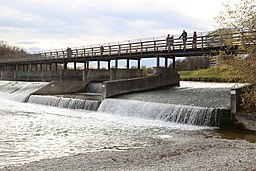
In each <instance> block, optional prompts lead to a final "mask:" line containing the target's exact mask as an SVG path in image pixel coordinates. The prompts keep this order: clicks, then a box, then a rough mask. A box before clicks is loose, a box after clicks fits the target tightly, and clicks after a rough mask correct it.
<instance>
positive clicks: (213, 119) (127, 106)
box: [98, 99, 220, 127]
mask: <svg viewBox="0 0 256 171" xmlns="http://www.w3.org/2000/svg"><path fill="white" fill-rule="evenodd" d="M98 111H99V112H106V113H111V114H118V115H124V116H131V117H140V118H147V119H158V120H164V121H169V122H177V123H182V124H190V125H200V126H214V127H218V126H219V125H220V122H219V119H220V109H214V108H206V107H197V106H184V105H172V104H161V103H152V102H142V101H137V100H121V99H105V100H104V101H103V102H102V103H101V105H100V107H99V109H98Z"/></svg>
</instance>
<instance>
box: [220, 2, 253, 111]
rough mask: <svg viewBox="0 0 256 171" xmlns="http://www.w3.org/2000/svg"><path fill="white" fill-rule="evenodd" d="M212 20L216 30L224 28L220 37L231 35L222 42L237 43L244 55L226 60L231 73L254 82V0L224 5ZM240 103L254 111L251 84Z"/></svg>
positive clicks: (243, 79) (230, 44) (243, 80)
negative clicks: (216, 27) (215, 22)
mask: <svg viewBox="0 0 256 171" xmlns="http://www.w3.org/2000/svg"><path fill="white" fill-rule="evenodd" d="M216 21H217V23H218V24H219V25H218V28H219V30H225V32H221V31H220V32H219V35H220V36H222V37H223V35H233V36H229V39H226V42H225V43H226V45H227V46H228V47H232V46H238V50H239V51H240V52H242V53H243V54H244V55H240V56H239V55H238V56H237V57H235V58H233V59H232V60H229V61H228V63H227V64H228V66H229V67H230V72H231V74H232V75H236V76H237V77H238V78H239V79H240V81H241V82H247V83H252V84H254V85H256V3H255V0H239V2H238V3H236V4H230V3H227V4H224V10H223V11H222V12H221V13H220V14H219V15H218V16H217V17H216ZM222 28H225V29H222ZM227 30H229V31H228V32H227ZM234 35H235V36H234ZM242 106H243V107H244V109H245V110H247V111H249V112H256V88H255V87H254V88H253V86H252V87H251V88H250V89H248V90H247V91H246V92H245V93H244V94H243V95H242Z"/></svg>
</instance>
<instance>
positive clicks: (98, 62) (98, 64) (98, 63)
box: [97, 61, 100, 69]
mask: <svg viewBox="0 0 256 171" xmlns="http://www.w3.org/2000/svg"><path fill="white" fill-rule="evenodd" d="M97 68H98V69H100V61H97Z"/></svg>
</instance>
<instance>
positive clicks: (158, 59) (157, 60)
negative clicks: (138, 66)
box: [156, 57, 160, 68]
mask: <svg viewBox="0 0 256 171" xmlns="http://www.w3.org/2000/svg"><path fill="white" fill-rule="evenodd" d="M156 67H157V68H159V67H160V58H159V57H157V58H156Z"/></svg>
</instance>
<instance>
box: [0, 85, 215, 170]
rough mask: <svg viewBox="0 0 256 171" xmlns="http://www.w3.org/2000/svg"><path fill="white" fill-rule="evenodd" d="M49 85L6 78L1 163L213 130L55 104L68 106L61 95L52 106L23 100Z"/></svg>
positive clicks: (0, 126) (145, 143) (1, 110)
mask: <svg viewBox="0 0 256 171" xmlns="http://www.w3.org/2000/svg"><path fill="white" fill-rule="evenodd" d="M44 84H46V83H25V82H2V81H0V85H1V95H4V96H2V98H1V99H0V120H1V124H0V167H3V166H6V165H9V164H14V165H16V164H19V163H25V162H26V163H27V162H31V161H36V160H40V159H45V158H53V157H61V156H66V155H73V154H77V153H86V152H89V151H96V150H125V149H130V148H141V147H144V146H152V145H154V144H156V143H160V142H161V141H167V140H171V141H174V140H175V139H177V138H179V140H177V141H174V143H180V142H181V141H187V139H186V138H185V137H184V136H183V135H182V132H183V131H185V132H186V131H189V130H190V131H192V130H193V131H195V130H202V129H210V128H209V127H199V126H192V125H185V124H178V123H171V122H166V121H163V120H154V119H152V118H149V119H145V118H138V117H133V116H124V115H123V116H122V115H121V114H116V113H111V112H110V113H102V112H92V111H88V110H85V109H68V108H59V107H54V106H56V105H55V104H58V105H63V106H65V105H66V106H67V105H68V100H67V99H64V100H62V102H61V103H60V101H61V99H59V102H58V103H57V102H56V101H57V100H56V99H55V100H54V99H53V101H54V102H55V103H54V104H53V103H51V104H52V106H46V105H39V104H33V103H21V101H24V98H25V96H27V95H29V94H30V93H31V92H33V91H35V90H36V89H38V88H40V87H42V86H43V85H44ZM14 90H15V91H14ZM46 101H47V100H46ZM74 103H75V102H74ZM77 104H78V105H81V104H80V103H77ZM72 105H73V104H72Z"/></svg>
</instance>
